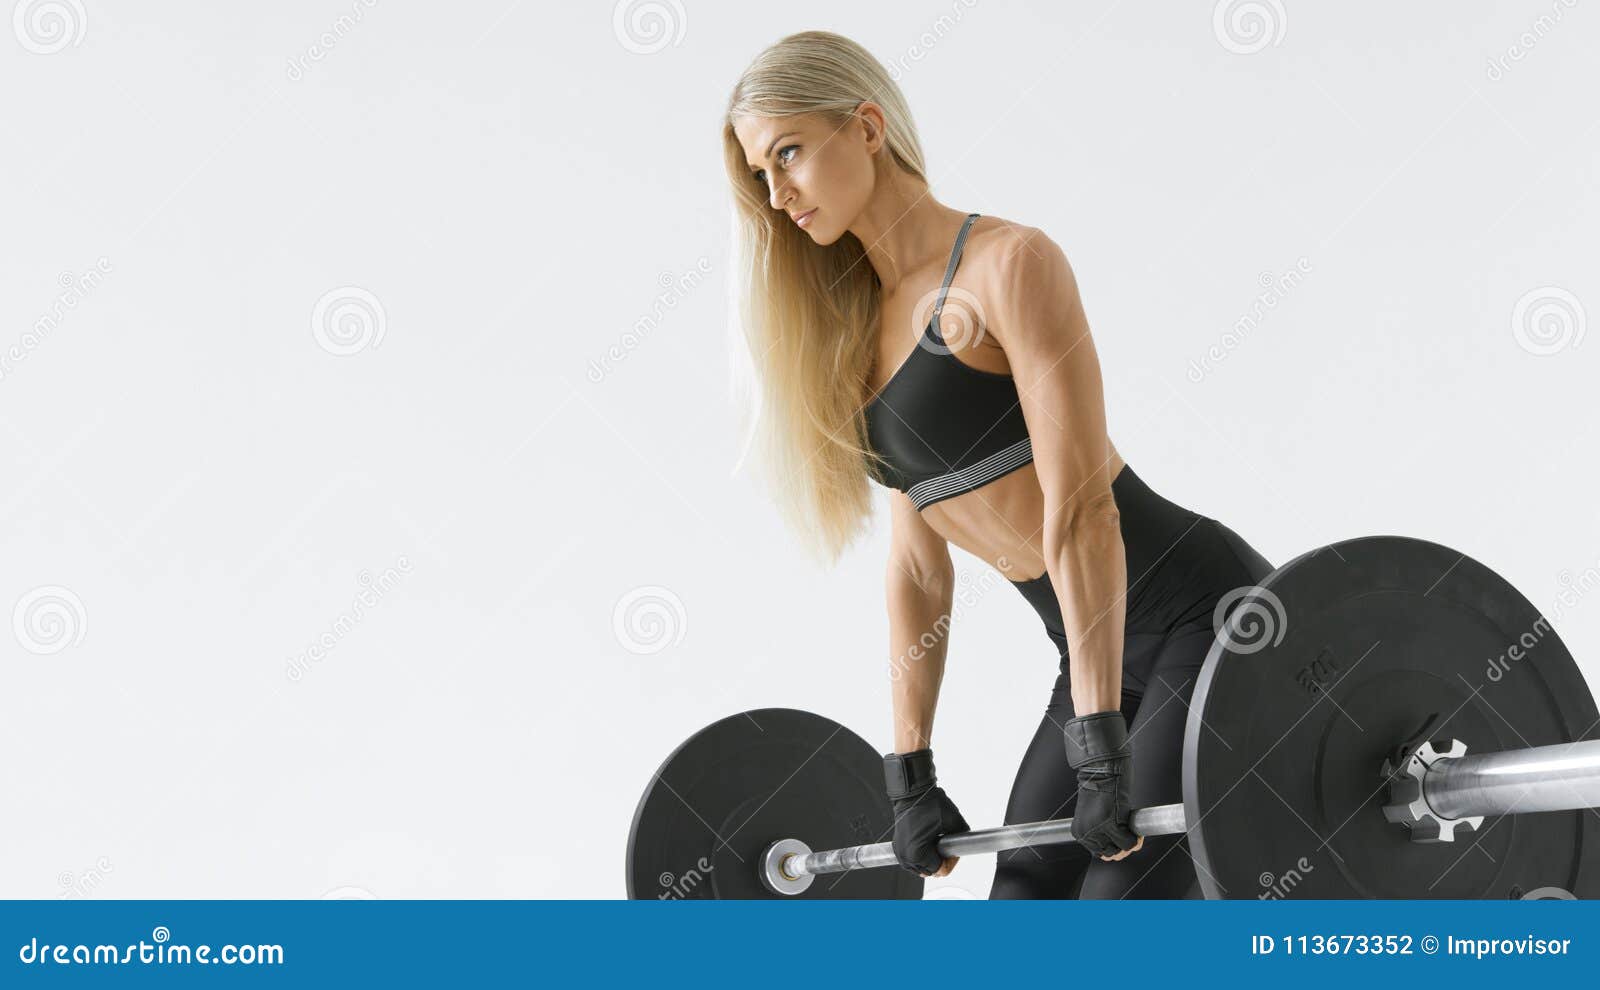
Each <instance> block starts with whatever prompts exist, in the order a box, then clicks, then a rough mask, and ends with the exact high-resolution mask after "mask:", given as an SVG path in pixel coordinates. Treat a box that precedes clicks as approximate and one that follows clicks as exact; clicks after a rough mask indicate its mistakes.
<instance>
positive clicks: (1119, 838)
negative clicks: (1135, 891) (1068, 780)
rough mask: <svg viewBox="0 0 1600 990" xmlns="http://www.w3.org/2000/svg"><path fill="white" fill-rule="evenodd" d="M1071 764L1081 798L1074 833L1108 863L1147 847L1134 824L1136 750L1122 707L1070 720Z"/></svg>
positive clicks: (1067, 735)
mask: <svg viewBox="0 0 1600 990" xmlns="http://www.w3.org/2000/svg"><path fill="white" fill-rule="evenodd" d="M1063 728H1064V732H1063V736H1064V739H1065V742H1066V747H1067V763H1068V764H1070V765H1071V766H1072V768H1073V769H1075V770H1077V771H1078V802H1077V808H1076V809H1075V811H1074V812H1073V816H1072V837H1073V838H1075V839H1077V840H1078V841H1079V842H1080V843H1082V844H1083V846H1084V848H1086V849H1088V850H1089V851H1090V852H1091V853H1094V854H1095V855H1097V856H1099V857H1100V858H1101V859H1102V860H1104V861H1106V862H1108V863H1114V862H1116V861H1118V860H1120V859H1122V858H1123V857H1125V856H1127V855H1128V854H1129V853H1131V852H1137V851H1138V850H1139V849H1140V848H1141V847H1142V846H1143V845H1144V836H1142V835H1135V834H1134V832H1133V829H1132V828H1131V827H1130V825H1129V820H1130V819H1131V818H1132V817H1133V800H1132V790H1133V784H1132V781H1131V780H1130V779H1129V778H1130V776H1131V769H1132V764H1133V748H1132V746H1130V744H1129V743H1128V724H1127V722H1126V721H1125V720H1124V719H1123V717H1122V713H1121V712H1120V711H1115V710H1112V711H1105V712H1095V713H1093V714H1091V715H1080V716H1078V717H1077V718H1071V719H1068V720H1067V723H1066V725H1065V726H1064V727H1063Z"/></svg>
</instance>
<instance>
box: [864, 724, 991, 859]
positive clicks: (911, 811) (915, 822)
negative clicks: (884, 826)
mask: <svg viewBox="0 0 1600 990" xmlns="http://www.w3.org/2000/svg"><path fill="white" fill-rule="evenodd" d="M883 776H884V785H885V789H886V790H887V792H888V795H889V803H890V804H891V805H892V806H893V807H894V841H893V843H892V845H893V846H894V855H895V859H897V860H898V861H899V863H900V866H901V868H902V869H906V870H909V871H911V872H912V873H915V874H917V875H918V876H922V877H942V876H948V875H949V873H950V871H951V870H953V869H955V866H956V862H957V861H958V860H959V859H960V857H958V856H940V855H939V839H940V838H942V837H943V836H946V835H949V834H951V833H952V832H968V831H971V829H970V828H969V827H968V826H967V820H966V819H965V818H963V817H961V812H960V811H959V810H958V809H957V808H956V806H955V802H953V801H951V800H950V798H949V796H948V795H947V794H945V792H944V788H942V787H939V786H937V784H938V778H937V777H936V776H935V775H934V771H933V751H932V750H929V749H919V750H915V751H913V752H910V753H890V754H888V755H887V756H885V757H884V758H883Z"/></svg>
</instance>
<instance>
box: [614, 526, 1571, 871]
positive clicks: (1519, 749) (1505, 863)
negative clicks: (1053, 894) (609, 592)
mask: <svg viewBox="0 0 1600 990" xmlns="http://www.w3.org/2000/svg"><path fill="white" fill-rule="evenodd" d="M1240 594H1241V595H1242V597H1240V598H1239V599H1238V602H1237V604H1236V605H1235V607H1234V608H1233V609H1232V611H1231V612H1230V613H1229V614H1228V618H1227V620H1226V621H1225V622H1224V623H1223V624H1222V626H1221V628H1219V629H1218V631H1217V636H1216V640H1215V642H1213V644H1212V646H1211V649H1210V652H1209V653H1208V655H1207V657H1206V661H1205V665H1204V667H1203V668H1202V670H1201V673H1200V676H1199V679H1198V680H1197V681H1196V684H1195V689H1194V692H1193V696H1192V698H1191V700H1190V709H1189V716H1188V722H1187V725H1186V729H1185V735H1184V752H1183V795H1182V797H1183V800H1182V802H1181V803H1174V804H1168V805H1158V806H1155V807H1150V808H1141V809H1138V810H1137V811H1135V813H1134V815H1133V820H1132V828H1133V831H1135V832H1136V833H1139V834H1141V835H1167V834H1180V833H1181V834H1183V835H1185V841H1186V844H1187V847H1188V848H1187V852H1188V854H1189V855H1191V856H1192V857H1193V859H1194V862H1195V867H1196V873H1197V876H1198V879H1199V886H1200V890H1201V893H1203V895H1204V896H1206V897H1208V898H1222V897H1233V898H1252V897H1256V898H1281V897H1305V898H1350V897H1384V898H1478V897H1520V896H1524V895H1525V894H1527V893H1528V892H1529V891H1538V890H1541V889H1550V888H1559V889H1560V890H1562V891H1564V892H1571V893H1572V894H1574V895H1576V896H1578V897H1587V896H1592V895H1593V894H1594V893H1595V892H1597V891H1600V857H1597V856H1596V854H1595V853H1594V852H1593V850H1594V849H1595V847H1596V843H1597V842H1600V814H1597V813H1596V811H1595V810H1594V809H1595V808H1596V806H1600V740H1597V739H1596V738H1595V730H1596V727H1597V724H1600V712H1597V710H1596V705H1595V701H1594V698H1593V696H1592V694H1591V693H1590V691H1589V689H1588V687H1587V685H1586V684H1585V682H1584V678H1583V675H1582V673H1581V672H1580V671H1579V669H1578V666H1577V664H1576V663H1575V662H1574V661H1573V659H1572V656H1571V654H1570V653H1569V652H1568V651H1567V649H1566V647H1565V645H1564V644H1563V643H1562V642H1561V640H1560V638H1559V636H1557V635H1556V632H1555V630H1554V628H1552V627H1551V625H1550V622H1549V620H1548V619H1547V618H1545V616H1543V615H1542V614H1541V613H1540V612H1539V610H1538V609H1537V608H1535V607H1534V606H1533V605H1532V604H1531V603H1530V602H1528V600H1527V599H1526V598H1524V597H1523V596H1522V595H1521V594H1520V593H1519V592H1517V591H1516V589H1515V588H1513V587H1512V586H1511V585H1510V584H1509V583H1508V582H1507V581H1506V580H1505V579H1504V578H1502V577H1500V576H1499V575H1498V574H1496V573H1495V572H1494V571H1493V570H1491V569H1490V568H1488V567H1486V566H1484V565H1483V564H1481V563H1479V562H1477V561H1475V560H1473V559H1472V558H1470V557H1468V556H1466V555H1465V554H1463V553H1461V552H1459V551H1456V550H1451V549H1449V548H1447V547H1443V546H1440V545H1438V544H1435V543H1430V542H1427V541H1423V540H1416V539H1411V538H1408V537H1399V536H1374V537H1365V538H1361V539H1355V540H1347V541H1344V542H1341V543H1335V544H1332V545H1330V546H1326V547H1322V548H1320V549H1317V550H1313V551H1311V552H1308V553H1305V554H1302V555H1300V556H1299V557H1296V558H1295V559H1294V560H1291V561H1289V562H1288V563H1287V564H1284V565H1283V566H1282V567H1279V568H1277V569H1276V570H1274V571H1272V572H1271V573H1270V574H1269V575H1267V576H1266V577H1265V578H1263V579H1262V580H1261V582H1260V583H1259V584H1257V585H1255V586H1253V587H1250V588H1248V589H1243V590H1242V591H1241V592H1240ZM1135 745H1137V740H1135ZM1064 758H1065V755H1064V754H1063V759H1064ZM883 790H884V788H883V777H882V757H881V755H880V754H879V753H878V752H877V751H876V750H875V749H873V747H871V746H870V745H868V744H867V743H866V742H865V741H864V740H863V739H861V737H859V736H857V735H856V734H855V733H853V732H851V731H850V730H849V729H847V728H845V727H843V726H841V725H839V724H838V723H835V722H833V721H831V720H829V719H827V718H824V717H822V716H820V715H815V714H812V713H809V712H803V711H799V710H795V709H787V708H768V709H758V710H753V711H748V712H744V713H742V714H739V715H734V716H730V717H728V718H724V719H722V720H720V721H717V722H715V723H713V724H711V725H710V726H707V727H706V728H705V729H702V730H701V731H700V732H698V733H696V734H695V735H694V736H692V737H690V739H689V740H688V741H686V742H685V743H684V744H683V745H681V746H680V747H678V749H677V750H675V751H674V752H673V753H672V755H670V756H669V757H668V758H667V760H666V761H665V762H664V763H663V764H662V765H661V767H660V769H659V770H658V771H657V772H656V773H655V774H654V775H653V776H652V778H651V780H650V783H649V785H648V786H647V787H646V789H645V792H644V795H643V797H642V798H641V799H640V802H639V805H638V808H637V810H636V812H635V814H634V820H633V823H632V827H631V828H630V830H629V836H628V849H627V890H628V895H629V896H630V897H634V898H661V899H676V898H685V897H694V898H708V897H709V898H746V897H749V898H756V897H865V898H916V897H920V896H921V893H922V886H923V882H922V880H921V879H920V878H918V877H916V876H915V875H913V874H911V873H910V872H908V871H905V870H901V869H884V868H883V867H891V866H893V865H894V863H895V858H894V853H893V850H892V848H891V846H890V844H889V843H888V842H887V841H886V840H887V838H888V837H889V835H890V834H891V833H892V830H893V814H892V811H891V810H890V807H889V803H888V800H887V798H886V797H885V796H884V793H883ZM1070 841H1072V834H1071V820H1070V819H1058V820H1053V821H1045V822H1029V823H1018V824H1010V825H1005V826H1001V827H998V828H986V829H976V830H973V831H970V832H963V833H959V834H953V835H947V836H945V837H943V838H942V839H941V840H940V842H939V851H940V853H942V854H943V855H946V856H968V855H975V854H981V853H990V852H1002V851H1005V850H1011V849H1019V848H1024V847H1027V846H1032V845H1044V844H1050V843H1061V842H1070ZM1140 855H1144V853H1135V854H1134V857H1138V856H1140ZM820 878H826V879H825V880H821V882H819V879H820Z"/></svg>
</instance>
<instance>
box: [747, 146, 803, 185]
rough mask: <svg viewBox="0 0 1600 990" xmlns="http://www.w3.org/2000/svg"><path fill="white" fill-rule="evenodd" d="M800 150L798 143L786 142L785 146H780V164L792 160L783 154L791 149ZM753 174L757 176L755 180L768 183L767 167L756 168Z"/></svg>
mask: <svg viewBox="0 0 1600 990" xmlns="http://www.w3.org/2000/svg"><path fill="white" fill-rule="evenodd" d="M799 150H800V146H799V145H798V144H786V145H784V146H783V147H781V148H779V149H778V164H779V165H785V166H786V165H788V164H789V162H790V159H788V158H785V157H783V156H784V155H786V154H788V153H789V152H791V151H799ZM751 175H752V176H753V177H754V178H755V180H756V181H757V182H759V183H761V184H762V185H766V183H767V172H766V169H756V170H755V171H754V172H752V173H751Z"/></svg>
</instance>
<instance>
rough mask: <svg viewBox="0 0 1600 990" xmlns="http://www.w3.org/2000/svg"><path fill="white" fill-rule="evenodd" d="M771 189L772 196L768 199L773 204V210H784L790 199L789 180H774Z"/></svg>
mask: <svg viewBox="0 0 1600 990" xmlns="http://www.w3.org/2000/svg"><path fill="white" fill-rule="evenodd" d="M771 189H772V192H771V195H769V196H768V197H767V201H768V202H769V203H771V204H772V208H773V209H774V210H781V209H783V204H784V201H785V200H787V199H789V193H790V189H789V182H788V180H787V179H784V180H778V179H773V180H772V185H771Z"/></svg>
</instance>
